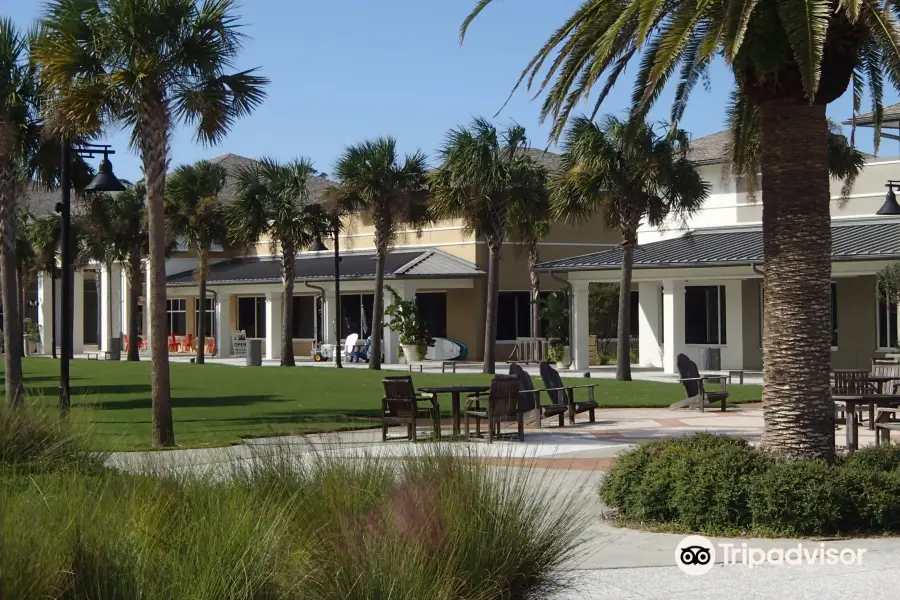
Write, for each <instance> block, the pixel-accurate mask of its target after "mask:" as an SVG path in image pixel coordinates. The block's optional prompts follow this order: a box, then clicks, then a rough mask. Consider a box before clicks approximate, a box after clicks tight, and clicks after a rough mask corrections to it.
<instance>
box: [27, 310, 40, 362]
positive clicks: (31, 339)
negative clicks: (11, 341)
mask: <svg viewBox="0 0 900 600" xmlns="http://www.w3.org/2000/svg"><path fill="white" fill-rule="evenodd" d="M24 325H25V327H24V331H23V335H22V337H23V338H24V339H25V356H31V355H32V354H35V353H36V352H37V347H38V344H39V343H40V342H41V326H40V325H38V324H37V323H35V322H34V321H32V320H31V319H30V318H28V317H25V321H24Z"/></svg>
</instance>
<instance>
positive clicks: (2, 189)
mask: <svg viewBox="0 0 900 600" xmlns="http://www.w3.org/2000/svg"><path fill="white" fill-rule="evenodd" d="M39 110H40V94H39V92H38V79H37V74H36V70H35V68H34V67H33V66H32V65H31V64H30V61H29V36H27V35H25V34H24V33H22V32H20V31H18V30H17V29H16V27H15V26H14V25H13V23H12V21H11V20H9V19H0V302H2V305H3V345H4V348H5V350H6V351H5V357H4V363H5V375H4V377H5V378H6V386H5V387H6V402H7V404H9V405H10V406H21V405H22V403H23V401H24V390H23V388H22V359H21V356H22V348H23V347H22V332H21V331H19V328H20V324H19V309H18V305H19V298H18V293H17V291H16V290H17V286H16V272H17V271H16V263H17V259H16V240H17V238H18V237H19V235H18V233H19V232H18V219H19V210H20V207H19V202H18V198H19V196H20V195H21V193H22V190H23V189H24V186H23V183H24V180H25V175H24V172H25V169H24V163H25V161H26V160H27V158H26V157H27V156H28V154H29V150H30V148H31V147H32V144H33V143H34V139H35V132H36V130H37V128H38V127H39V116H40V115H39Z"/></svg>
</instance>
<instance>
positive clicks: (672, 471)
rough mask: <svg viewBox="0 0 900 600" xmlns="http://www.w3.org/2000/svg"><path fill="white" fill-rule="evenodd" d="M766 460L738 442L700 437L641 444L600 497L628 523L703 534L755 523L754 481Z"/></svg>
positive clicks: (614, 472) (617, 466) (613, 474)
mask: <svg viewBox="0 0 900 600" xmlns="http://www.w3.org/2000/svg"><path fill="white" fill-rule="evenodd" d="M765 465H766V459H765V458H764V456H763V455H762V454H761V453H760V452H759V451H757V450H756V449H754V448H753V447H751V446H750V445H749V444H747V442H745V441H744V440H742V439H739V438H731V437H726V436H717V435H709V434H697V435H693V436H689V437H685V438H681V439H677V440H665V441H656V442H651V443H649V444H645V445H642V446H639V447H638V448H637V449H636V450H635V451H633V452H630V453H627V454H625V455H623V456H621V457H619V459H618V460H617V461H616V464H615V466H614V467H613V469H612V470H611V471H610V473H609V475H608V476H607V478H606V480H605V481H604V484H603V486H602V487H601V490H600V495H601V499H602V500H603V501H604V502H605V503H606V504H608V505H609V506H612V507H615V508H617V509H618V510H619V512H620V514H621V515H622V516H623V517H625V518H626V519H629V520H638V521H652V522H671V523H676V524H678V525H680V526H681V527H683V528H687V529H692V530H700V531H722V530H727V529H733V528H743V527H746V526H748V525H749V524H750V513H749V510H748V509H747V505H748V494H749V487H750V482H751V480H752V478H753V477H754V476H755V475H756V474H757V473H758V472H759V471H761V470H762V469H764V468H765Z"/></svg>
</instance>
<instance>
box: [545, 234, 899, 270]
mask: <svg viewBox="0 0 900 600" xmlns="http://www.w3.org/2000/svg"><path fill="white" fill-rule="evenodd" d="M831 236H832V237H831V248H832V250H831V257H832V260H833V261H851V260H890V259H896V258H900V222H890V223H871V222H869V223H856V224H849V225H845V224H836V225H832V227H831ZM762 262H763V239H762V231H761V230H760V229H752V230H738V231H721V230H720V231H712V232H708V233H704V232H702V231H695V232H692V233H689V234H686V235H683V236H680V237H677V238H672V239H669V240H663V241H660V242H652V243H650V244H644V245H642V246H638V247H637V248H636V249H635V251H634V267H635V268H636V269H641V268H643V269H653V268H657V269H658V268H674V267H720V266H741V265H751V264H762ZM621 265H622V250H621V249H620V248H616V249H613V250H604V251H602V252H594V253H592V254H584V255H581V256H574V257H572V258H563V259H560V260H552V261H548V262H543V263H541V264H539V265H537V268H538V269H539V270H541V271H563V272H565V271H599V270H604V269H618V268H620V267H621Z"/></svg>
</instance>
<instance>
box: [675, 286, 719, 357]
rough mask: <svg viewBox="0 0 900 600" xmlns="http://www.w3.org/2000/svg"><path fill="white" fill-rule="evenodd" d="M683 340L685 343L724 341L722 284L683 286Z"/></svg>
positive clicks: (716, 343) (716, 342)
mask: <svg viewBox="0 0 900 600" xmlns="http://www.w3.org/2000/svg"><path fill="white" fill-rule="evenodd" d="M684 341H685V343H686V344H714V345H721V344H725V343H726V338H725V286H724V285H704V286H699V285H692V286H687V287H685V288H684Z"/></svg>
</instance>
